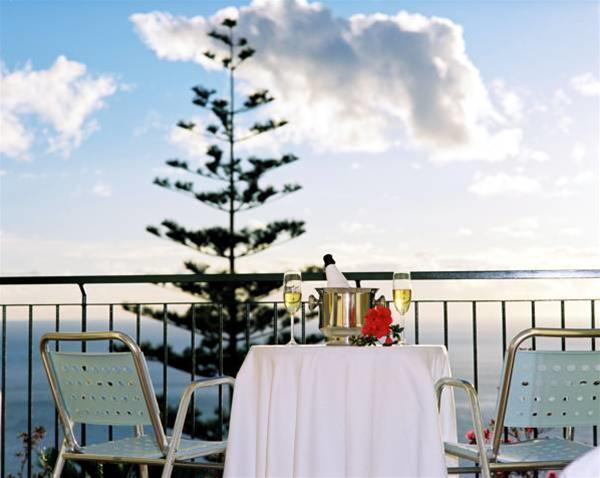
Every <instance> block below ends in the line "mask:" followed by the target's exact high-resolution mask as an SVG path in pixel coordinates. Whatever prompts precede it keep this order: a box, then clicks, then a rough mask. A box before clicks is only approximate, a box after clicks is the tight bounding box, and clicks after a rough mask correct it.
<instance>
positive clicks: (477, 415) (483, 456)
mask: <svg viewBox="0 0 600 478" xmlns="http://www.w3.org/2000/svg"><path fill="white" fill-rule="evenodd" d="M446 387H454V388H459V389H461V390H464V392H465V393H466V394H467V398H468V399H469V406H470V410H471V419H472V420H473V429H474V430H475V438H476V439H477V448H478V451H479V464H480V467H481V472H482V475H483V477H484V478H490V467H489V459H488V455H487V451H486V448H485V439H484V437H483V420H482V418H481V408H480V407H479V398H478V396H477V390H475V387H473V385H472V384H471V383H470V382H469V381H467V380H462V379H460V378H453V377H444V378H440V379H439V380H438V381H437V382H436V383H435V395H436V399H437V407H438V411H439V409H440V403H441V399H442V392H443V391H444V388H446Z"/></svg>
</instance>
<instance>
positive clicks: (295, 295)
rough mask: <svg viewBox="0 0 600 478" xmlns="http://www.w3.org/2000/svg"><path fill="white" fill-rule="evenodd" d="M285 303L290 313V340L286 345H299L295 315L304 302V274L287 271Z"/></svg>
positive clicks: (284, 287) (284, 291) (285, 276)
mask: <svg viewBox="0 0 600 478" xmlns="http://www.w3.org/2000/svg"><path fill="white" fill-rule="evenodd" d="M283 303H284V304H285V308H286V309H287V311H288V313H289V314H290V341H289V342H288V343H287V344H286V345H297V344H298V342H296V339H295V338H294V315H295V314H296V311H297V310H298V309H299V308H300V305H301V304H302V274H300V271H295V270H292V271H287V272H286V273H285V274H284V276H283Z"/></svg>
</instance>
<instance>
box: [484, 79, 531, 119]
mask: <svg viewBox="0 0 600 478" xmlns="http://www.w3.org/2000/svg"><path fill="white" fill-rule="evenodd" d="M491 86H492V92H493V93H494V95H495V96H496V98H497V99H498V102H499V103H500V107H501V108H502V111H503V112H504V114H505V115H506V116H507V117H508V118H510V119H512V120H514V121H519V120H520V119H521V118H523V101H522V100H521V97H520V96H519V94H518V93H517V92H516V91H515V90H512V89H509V88H508V87H507V86H506V83H505V82H504V81H503V80H494V81H493V82H492V85H491Z"/></svg>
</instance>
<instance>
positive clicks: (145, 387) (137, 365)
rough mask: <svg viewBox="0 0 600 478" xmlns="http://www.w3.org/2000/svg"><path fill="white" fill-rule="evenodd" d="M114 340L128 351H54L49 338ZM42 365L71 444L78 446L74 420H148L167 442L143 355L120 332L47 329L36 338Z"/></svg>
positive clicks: (160, 441)
mask: <svg viewBox="0 0 600 478" xmlns="http://www.w3.org/2000/svg"><path fill="white" fill-rule="evenodd" d="M55 340H56V341H78V342H85V341H98V340H101V341H109V340H113V341H118V342H121V343H122V344H124V345H125V346H126V347H127V349H129V351H128V352H110V353H87V352H55V351H51V350H49V348H48V344H49V343H50V342H51V341H55ZM40 352H41V355H42V362H43V364H44V369H45V371H46V375H47V377H48V381H49V383H50V389H51V391H52V396H53V398H54V402H55V404H56V408H57V411H58V415H59V417H60V419H61V422H62V424H63V428H64V431H65V438H66V439H67V442H68V444H69V447H70V448H73V449H76V450H79V449H80V446H79V444H78V443H77V439H76V437H75V433H74V430H73V425H74V424H75V423H86V424H94V425H115V426H120V425H133V426H136V427H138V428H141V427H143V426H144V425H152V428H153V430H154V436H155V438H156V442H157V445H158V447H159V448H160V449H161V450H162V451H163V452H166V450H167V447H168V444H167V439H166V436H165V433H164V429H163V427H162V424H161V421H160V413H159V409H158V403H157V401H156V395H155V394H154V389H153V387H152V382H151V380H150V374H149V373H148V368H147V365H146V361H145V359H144V356H143V354H142V352H141V350H140V348H139V347H138V345H137V344H136V343H135V341H134V340H133V339H132V338H131V337H129V336H128V335H126V334H123V333H121V332H81V333H76V332H51V333H47V334H44V335H43V336H42V339H41V342H40Z"/></svg>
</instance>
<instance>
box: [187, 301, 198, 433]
mask: <svg viewBox="0 0 600 478" xmlns="http://www.w3.org/2000/svg"><path fill="white" fill-rule="evenodd" d="M190 313H191V319H192V323H191V324H190V354H191V356H192V370H191V373H190V380H191V381H192V382H194V381H195V380H196V304H190ZM196 403H197V402H196V394H195V393H194V394H193V395H192V400H191V403H190V407H191V411H190V412H188V413H190V415H191V417H190V419H191V423H190V428H191V432H192V438H194V437H195V436H196Z"/></svg>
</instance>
